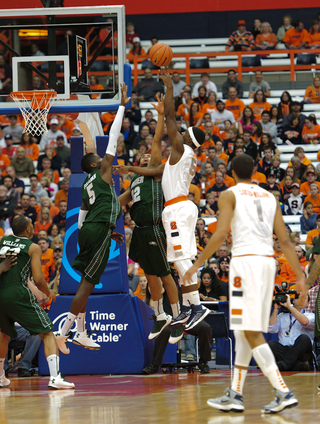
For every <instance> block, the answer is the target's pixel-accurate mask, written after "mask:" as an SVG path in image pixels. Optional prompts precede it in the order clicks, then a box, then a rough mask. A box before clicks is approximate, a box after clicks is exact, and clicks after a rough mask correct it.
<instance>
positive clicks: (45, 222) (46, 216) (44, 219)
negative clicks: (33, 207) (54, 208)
mask: <svg viewBox="0 0 320 424" xmlns="http://www.w3.org/2000/svg"><path fill="white" fill-rule="evenodd" d="M51 223H52V219H51V216H50V211H49V209H48V208H42V209H40V212H39V218H38V221H36V222H35V224H34V235H35V236H36V235H37V234H38V232H39V231H40V230H46V231H47V230H48V228H49V227H50V225H51Z"/></svg>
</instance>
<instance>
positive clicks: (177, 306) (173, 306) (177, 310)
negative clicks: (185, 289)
mask: <svg viewBox="0 0 320 424" xmlns="http://www.w3.org/2000/svg"><path fill="white" fill-rule="evenodd" d="M171 310H172V316H173V318H177V316H179V314H180V303H179V302H177V303H171Z"/></svg>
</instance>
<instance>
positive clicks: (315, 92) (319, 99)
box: [304, 76, 320, 104]
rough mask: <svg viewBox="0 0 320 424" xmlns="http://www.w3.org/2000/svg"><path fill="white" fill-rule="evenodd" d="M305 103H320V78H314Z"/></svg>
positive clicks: (307, 91)
mask: <svg viewBox="0 0 320 424" xmlns="http://www.w3.org/2000/svg"><path fill="white" fill-rule="evenodd" d="M304 101H305V103H309V104H310V103H320V77H318V76H315V77H314V78H313V82H312V85H310V86H309V87H307V89H306V92H305V95H304Z"/></svg>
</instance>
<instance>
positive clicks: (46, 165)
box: [37, 157, 60, 184]
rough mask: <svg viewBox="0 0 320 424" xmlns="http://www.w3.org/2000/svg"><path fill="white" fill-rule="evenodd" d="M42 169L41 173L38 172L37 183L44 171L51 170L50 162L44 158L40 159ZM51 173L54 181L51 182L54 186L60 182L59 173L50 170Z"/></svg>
mask: <svg viewBox="0 0 320 424" xmlns="http://www.w3.org/2000/svg"><path fill="white" fill-rule="evenodd" d="M42 169H43V171H42V172H39V173H38V174H37V177H38V181H40V178H41V177H42V176H43V173H44V171H45V170H47V169H52V168H51V160H50V159H49V158H47V157H44V158H43V159H42ZM52 172H53V173H54V181H53V182H54V183H55V184H58V183H59V180H60V177H59V173H58V172H57V171H53V170H52Z"/></svg>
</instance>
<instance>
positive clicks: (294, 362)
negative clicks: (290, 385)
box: [268, 294, 315, 371]
mask: <svg viewBox="0 0 320 424" xmlns="http://www.w3.org/2000/svg"><path fill="white" fill-rule="evenodd" d="M286 299H287V300H286V302H285V303H281V302H280V304H278V303H275V304H274V309H273V312H272V314H271V317H270V320H269V333H279V334H278V335H279V342H277V341H275V340H270V341H269V342H268V343H269V346H270V348H271V350H272V352H273V354H274V356H275V359H276V362H277V365H278V368H279V370H280V371H310V370H313V359H312V341H313V337H314V321H315V315H314V313H311V312H306V311H305V309H301V308H300V307H299V306H298V299H295V300H294V302H293V304H292V303H291V298H290V296H289V295H288V294H286ZM280 305H281V306H282V307H283V308H287V310H285V311H284V312H281V313H280V314H279V315H278V310H279V308H280ZM306 305H307V301H306V304H305V307H306Z"/></svg>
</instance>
